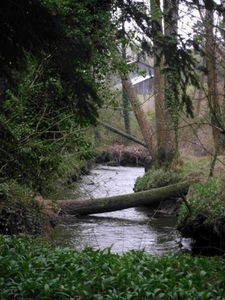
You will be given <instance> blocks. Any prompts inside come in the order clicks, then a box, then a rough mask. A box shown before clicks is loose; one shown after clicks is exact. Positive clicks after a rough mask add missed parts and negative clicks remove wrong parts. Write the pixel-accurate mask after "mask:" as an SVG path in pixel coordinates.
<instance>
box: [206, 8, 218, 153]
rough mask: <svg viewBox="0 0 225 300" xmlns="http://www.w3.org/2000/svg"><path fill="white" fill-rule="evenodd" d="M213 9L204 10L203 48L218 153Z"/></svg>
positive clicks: (209, 102)
mask: <svg viewBox="0 0 225 300" xmlns="http://www.w3.org/2000/svg"><path fill="white" fill-rule="evenodd" d="M213 21H214V17H213V10H206V16H205V26H206V29H205V32H206V35H205V38H206V42H205V50H206V65H207V71H208V74H207V84H208V97H207V98H208V104H209V109H210V114H211V123H212V134H213V140H214V148H215V153H218V154H220V150H221V145H220V130H219V129H218V127H220V116H221V113H220V106H219V101H218V91H217V74H216V53H215V46H216V41H215V37H214V34H213Z"/></svg>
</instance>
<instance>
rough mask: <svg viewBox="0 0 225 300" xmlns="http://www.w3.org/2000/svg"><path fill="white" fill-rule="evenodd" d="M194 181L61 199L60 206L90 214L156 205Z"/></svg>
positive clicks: (74, 213) (72, 212)
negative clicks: (129, 191) (107, 195)
mask: <svg viewBox="0 0 225 300" xmlns="http://www.w3.org/2000/svg"><path fill="white" fill-rule="evenodd" d="M192 183H193V181H185V182H181V183H177V184H173V185H169V186H166V187H161V188H155V189H152V190H148V191H143V192H138V193H132V194H126V195H119V196H113V197H107V198H96V199H82V200H78V199H76V200H61V201H59V206H60V208H61V210H62V212H63V213H65V214H70V215H89V214H96V213H103V212H109V211H116V210H121V209H126V208H130V207H140V206H155V205H157V204H159V203H160V202H161V201H162V200H168V199H171V201H173V199H172V198H171V197H179V196H180V195H183V194H185V193H187V191H188V188H189V186H190V185H191V184H192Z"/></svg>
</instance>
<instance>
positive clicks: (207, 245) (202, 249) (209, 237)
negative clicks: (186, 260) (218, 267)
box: [178, 213, 225, 255]
mask: <svg viewBox="0 0 225 300" xmlns="http://www.w3.org/2000/svg"><path fill="white" fill-rule="evenodd" d="M178 230H179V231H180V232H181V234H182V236H184V237H185V238H191V239H192V240H193V245H192V251H193V253H194V254H201V255H223V254H224V253H225V217H221V218H218V219H216V220H213V221H212V220H210V219H209V217H208V216H207V215H205V214H203V213H199V214H198V215H197V216H196V217H195V218H194V219H188V220H186V222H184V223H183V224H181V225H179V226H178Z"/></svg>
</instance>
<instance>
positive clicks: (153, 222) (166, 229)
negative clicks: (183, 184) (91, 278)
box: [62, 165, 189, 255]
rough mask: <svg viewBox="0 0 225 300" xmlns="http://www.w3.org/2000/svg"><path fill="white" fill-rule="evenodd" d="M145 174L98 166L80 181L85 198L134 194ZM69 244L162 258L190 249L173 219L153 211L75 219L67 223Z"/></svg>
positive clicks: (128, 211)
mask: <svg viewBox="0 0 225 300" xmlns="http://www.w3.org/2000/svg"><path fill="white" fill-rule="evenodd" d="M143 174H144V169H143V168H134V167H108V166H103V165H99V166H97V167H96V168H95V169H93V170H92V171H91V173H90V174H89V175H86V176H84V177H83V178H82V180H81V181H80V182H79V186H80V188H81V190H82V192H83V193H84V194H85V195H88V196H92V197H107V196H113V195H121V194H127V193H132V192H133V187H134V182H135V180H136V178H137V177H138V176H142V175H143ZM62 226H65V228H64V229H65V230H66V231H68V232H69V233H70V234H69V236H70V244H72V245H74V246H75V248H77V249H82V248H85V247H92V248H94V249H104V248H107V247H110V248H111V250H112V252H117V253H122V252H125V251H128V250H132V249H135V250H140V249H144V250H145V251H146V252H148V253H150V254H155V255H161V254H165V253H169V252H173V253H174V252H178V251H181V246H182V248H183V249H184V248H189V241H188V240H184V239H183V240H182V243H181V242H180V236H179V234H178V232H177V231H176V218H175V217H173V216H166V215H164V216H161V217H156V212H155V211H153V210H147V209H142V208H140V209H136V208H130V209H125V210H121V211H116V212H108V213H102V214H95V215H91V216H85V217H79V218H74V219H73V220H72V221H71V219H70V221H69V222H67V223H66V225H62Z"/></svg>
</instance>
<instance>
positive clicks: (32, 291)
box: [0, 236, 225, 300]
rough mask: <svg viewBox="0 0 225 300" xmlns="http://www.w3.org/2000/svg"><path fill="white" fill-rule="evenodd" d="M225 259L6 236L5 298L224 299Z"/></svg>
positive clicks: (1, 272) (0, 284)
mask: <svg viewBox="0 0 225 300" xmlns="http://www.w3.org/2000/svg"><path fill="white" fill-rule="evenodd" d="M224 287H225V261H224V260H222V259H220V258H213V259H211V258H202V257H191V256H186V255H185V256H168V257H164V256H163V257H152V256H149V255H147V254H145V253H144V252H135V251H131V252H128V253H126V254H124V255H122V256H120V255H117V254H112V253H110V251H109V250H104V251H94V250H91V249H86V250H84V251H82V252H78V251H76V250H74V249H72V248H69V247H59V246H53V245H50V244H48V243H45V242H43V241H41V240H35V239H31V238H28V237H24V236H21V237H4V236H1V237H0V298H1V299H41V300H44V299H99V300H100V299H173V300H174V299H224V298H225V289H224Z"/></svg>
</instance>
